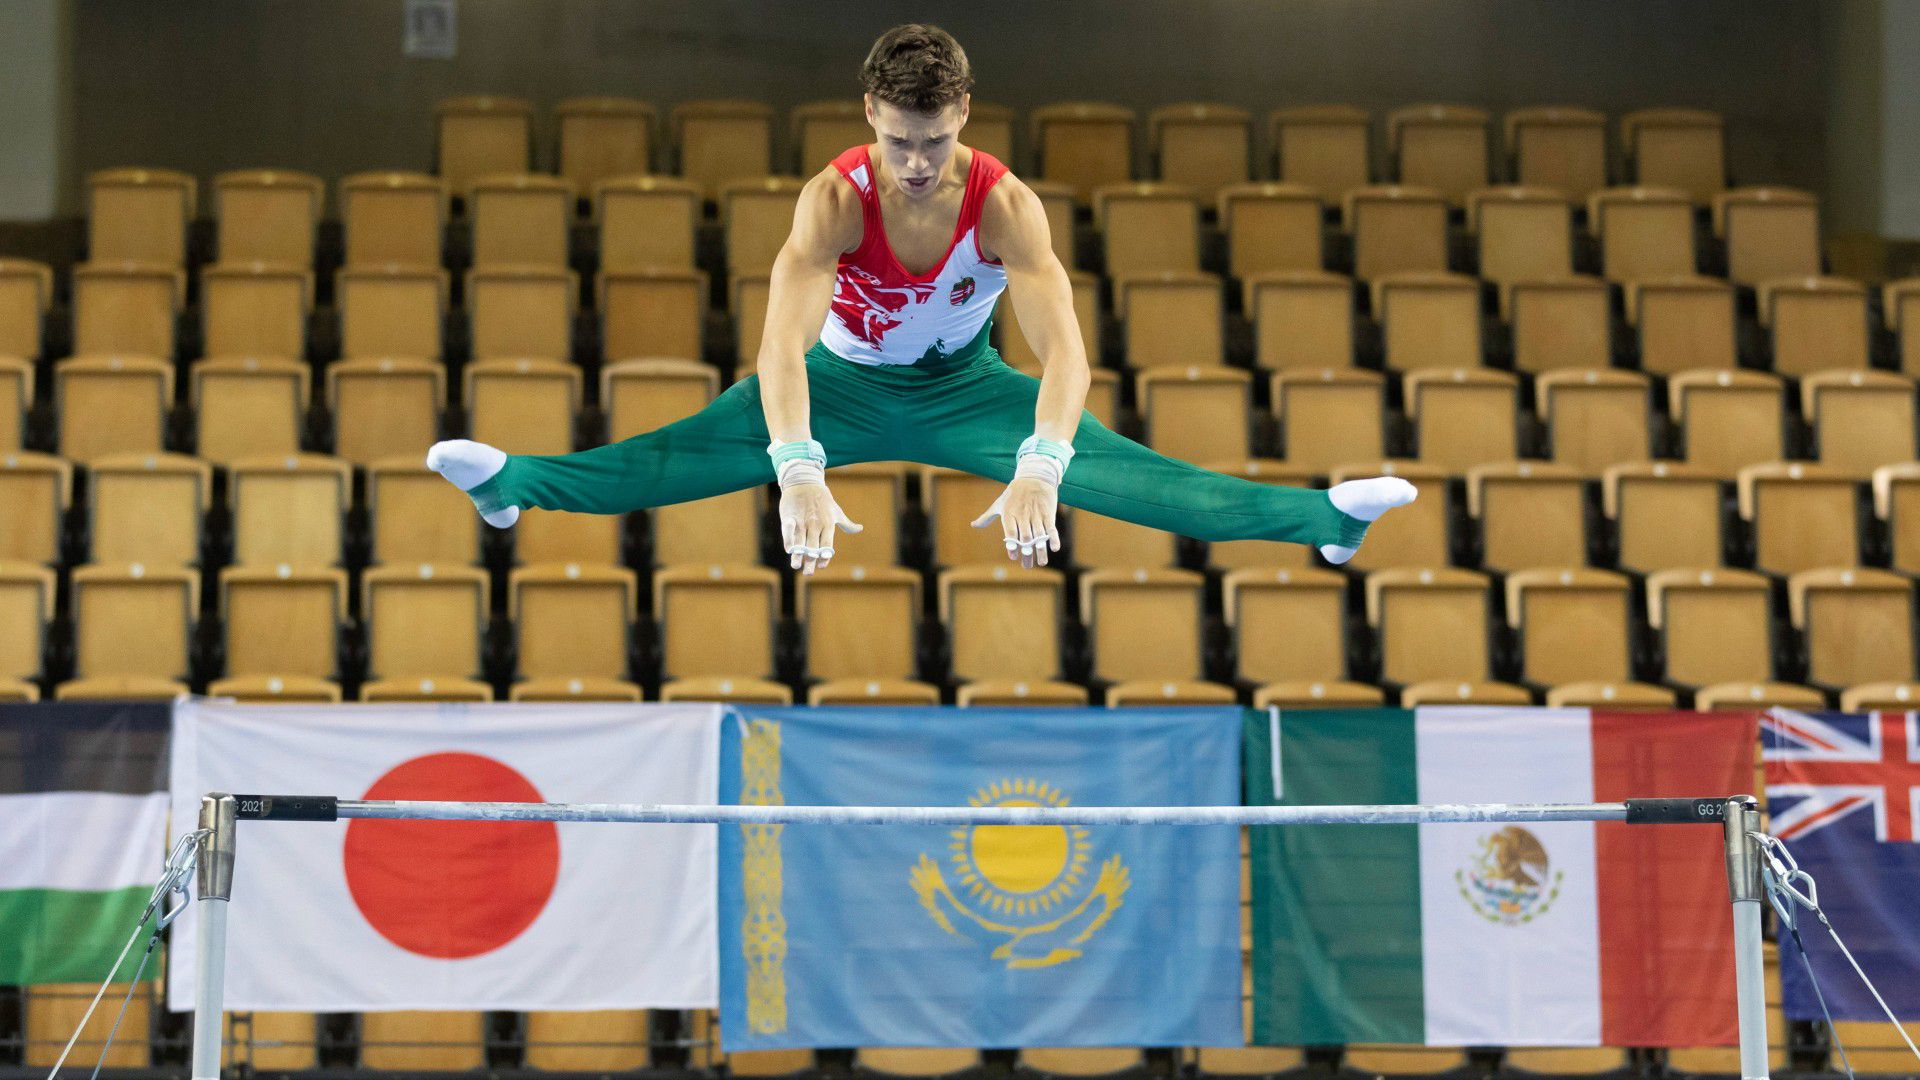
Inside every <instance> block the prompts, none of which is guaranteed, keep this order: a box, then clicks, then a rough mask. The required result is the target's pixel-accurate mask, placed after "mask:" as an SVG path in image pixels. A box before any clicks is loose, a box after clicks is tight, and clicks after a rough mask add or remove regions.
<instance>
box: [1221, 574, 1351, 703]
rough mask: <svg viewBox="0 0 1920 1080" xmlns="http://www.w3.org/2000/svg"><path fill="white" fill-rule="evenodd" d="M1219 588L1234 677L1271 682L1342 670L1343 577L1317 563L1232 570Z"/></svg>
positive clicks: (1344, 669) (1344, 665) (1344, 656)
mask: <svg viewBox="0 0 1920 1080" xmlns="http://www.w3.org/2000/svg"><path fill="white" fill-rule="evenodd" d="M1223 589H1224V591H1223V592H1222V601H1223V603H1222V611H1223V612H1224V614H1225V616H1226V621H1227V626H1228V627H1229V628H1231V630H1232V631H1233V640H1234V675H1235V676H1236V677H1237V678H1240V679H1245V680H1248V681H1251V682H1257V683H1269V682H1286V681H1294V680H1307V681H1312V680H1315V679H1339V678H1342V677H1344V676H1345V675H1346V672H1347V648H1346V578H1344V577H1343V576H1341V575H1340V574H1337V573H1335V572H1333V571H1331V570H1318V569H1299V570H1273V569H1264V568H1263V569H1257V570H1236V571H1233V572H1232V573H1230V574H1228V575H1227V576H1226V580H1225V582H1224V586H1223Z"/></svg>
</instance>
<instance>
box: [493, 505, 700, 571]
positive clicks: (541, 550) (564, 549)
mask: <svg viewBox="0 0 1920 1080" xmlns="http://www.w3.org/2000/svg"><path fill="white" fill-rule="evenodd" d="M625 524H626V515H624V514H572V513H568V512H566V511H564V510H554V511H547V510H540V511H535V512H533V513H525V514H521V515H520V520H519V521H518V522H515V523H514V526H513V555H514V559H515V560H516V561H517V562H520V563H526V564H535V563H580V564H582V565H590V566H612V565H613V564H615V563H618V562H619V561H620V534H621V531H622V529H623V528H624V527H625ZM717 546H718V545H709V547H708V553H709V556H711V554H712V552H713V551H714V550H715V549H716V548H717Z"/></svg>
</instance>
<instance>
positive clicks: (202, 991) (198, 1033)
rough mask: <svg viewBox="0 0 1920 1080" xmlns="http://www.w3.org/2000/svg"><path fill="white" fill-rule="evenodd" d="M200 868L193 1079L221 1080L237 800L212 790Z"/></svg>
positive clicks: (203, 821) (203, 803) (203, 822)
mask: <svg viewBox="0 0 1920 1080" xmlns="http://www.w3.org/2000/svg"><path fill="white" fill-rule="evenodd" d="M200 827H201V828H202V829H206V830H208V832H207V836H206V838H205V839H203V840H201V841H200V851H199V853H198V855H197V859H198V862H197V864H196V869H197V871H198V873H199V878H200V880H199V883H198V884H199V889H198V893H199V898H198V899H197V900H195V901H194V902H195V904H196V905H197V908H198V910H197V911H196V912H195V914H196V915H198V916H199V920H200V925H199V927H198V930H199V936H198V938H197V939H196V940H195V942H194V961H195V964H196V968H195V974H194V987H193V1080H220V1051H221V1043H222V1042H223V1033H222V1031H221V1030H220V1029H221V1020H222V1018H223V1017H224V1015H225V1013H224V1012H223V1011H222V1010H223V1005H224V1003H225V998H226V981H227V904H228V902H229V900H230V898H231V897H232V895H233V853H234V799H233V796H231V795H222V794H213V795H208V796H206V797H205V798H203V799H201V800H200Z"/></svg>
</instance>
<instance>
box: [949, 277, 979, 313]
mask: <svg viewBox="0 0 1920 1080" xmlns="http://www.w3.org/2000/svg"><path fill="white" fill-rule="evenodd" d="M971 299H973V278H972V277H971V276H969V277H963V278H961V279H960V280H959V281H956V282H954V283H953V291H951V292H949V293H947V303H949V304H952V305H953V306H954V307H959V306H960V305H961V304H964V303H966V302H967V301H969V300H971Z"/></svg>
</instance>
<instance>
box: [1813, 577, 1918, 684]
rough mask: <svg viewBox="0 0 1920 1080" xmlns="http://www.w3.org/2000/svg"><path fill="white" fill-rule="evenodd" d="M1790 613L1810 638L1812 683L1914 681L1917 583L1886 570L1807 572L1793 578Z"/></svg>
mask: <svg viewBox="0 0 1920 1080" xmlns="http://www.w3.org/2000/svg"><path fill="white" fill-rule="evenodd" d="M1787 603H1788V614H1789V617H1790V618H1791V619H1792V621H1793V628H1794V629H1795V630H1798V631H1800V633H1802V634H1804V635H1805V636H1806V643H1807V644H1806V654H1807V681H1808V682H1810V683H1813V684H1815V685H1816V686H1834V687H1839V686H1858V685H1860V684H1861V683H1871V682H1912V681H1914V677H1915V671H1914V653H1913V644H1914V642H1913V634H1914V617H1913V582H1912V581H1910V580H1908V579H1907V578H1905V577H1903V576H1901V575H1899V574H1892V573H1888V572H1887V571H1885V570H1866V569H1859V570H1835V569H1825V570H1807V571H1804V572H1801V573H1797V574H1794V575H1793V576H1792V577H1790V578H1788V579H1787Z"/></svg>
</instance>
